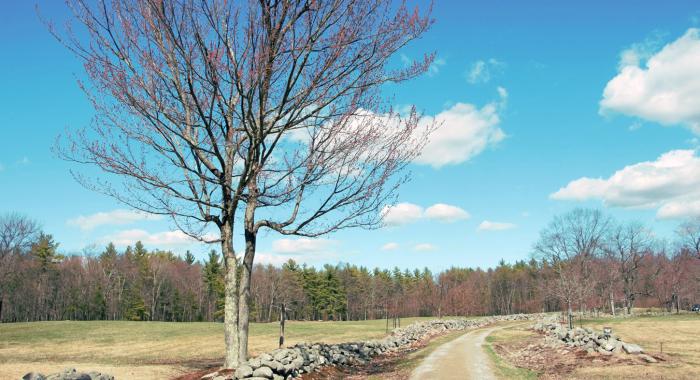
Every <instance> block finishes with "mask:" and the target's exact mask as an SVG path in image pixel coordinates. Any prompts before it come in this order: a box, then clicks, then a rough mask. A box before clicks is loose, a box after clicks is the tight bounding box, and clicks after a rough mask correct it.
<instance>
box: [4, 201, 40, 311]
mask: <svg viewBox="0 0 700 380" xmlns="http://www.w3.org/2000/svg"><path fill="white" fill-rule="evenodd" d="M39 232H40V228H39V224H38V223H37V222H35V221H34V220H32V219H29V218H28V217H26V216H23V215H20V214H16V213H9V214H5V215H0V322H2V305H3V301H4V300H5V293H6V292H7V290H8V288H9V286H10V281H11V277H12V276H13V275H14V271H15V261H16V259H17V255H18V254H19V253H21V252H23V251H26V250H28V249H29V248H30V247H31V245H32V244H33V243H34V241H35V240H36V239H37V237H38V235H39Z"/></svg>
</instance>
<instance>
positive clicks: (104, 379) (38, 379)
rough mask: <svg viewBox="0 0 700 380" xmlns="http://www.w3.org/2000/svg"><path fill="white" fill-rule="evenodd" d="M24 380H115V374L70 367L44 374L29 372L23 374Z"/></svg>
mask: <svg viewBox="0 0 700 380" xmlns="http://www.w3.org/2000/svg"><path fill="white" fill-rule="evenodd" d="M22 380H114V376H112V375H107V374H105V373H100V372H97V371H91V372H78V370H76V369H75V368H68V369H65V370H63V372H58V373H54V374H51V375H47V376H44V375H42V374H40V373H38V372H29V373H28V374H26V375H24V376H22Z"/></svg>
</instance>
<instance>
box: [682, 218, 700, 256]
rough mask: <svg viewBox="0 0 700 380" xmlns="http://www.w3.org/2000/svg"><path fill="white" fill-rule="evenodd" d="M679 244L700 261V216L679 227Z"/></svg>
mask: <svg viewBox="0 0 700 380" xmlns="http://www.w3.org/2000/svg"><path fill="white" fill-rule="evenodd" d="M677 234H678V238H679V243H680V244H681V245H682V246H683V247H685V248H686V249H689V250H690V251H691V252H693V253H694V254H695V256H697V258H698V259H700V216H697V217H695V218H691V219H689V220H687V221H685V222H683V223H682V224H681V225H680V226H679V227H678V231H677Z"/></svg>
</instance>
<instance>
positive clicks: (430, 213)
mask: <svg viewBox="0 0 700 380" xmlns="http://www.w3.org/2000/svg"><path fill="white" fill-rule="evenodd" d="M381 215H382V217H383V222H384V225H385V226H400V225H404V224H410V223H415V222H417V221H419V220H421V219H432V220H438V221H441V222H445V223H452V222H456V221H459V220H464V219H469V217H470V215H469V213H468V212H467V211H465V210H464V209H462V208H460V207H457V206H453V205H448V204H445V203H436V204H434V205H432V206H430V207H428V208H427V209H425V210H423V207H421V206H418V205H416V204H413V203H407V202H404V203H398V204H396V205H394V206H384V208H383V209H382V211H381Z"/></svg>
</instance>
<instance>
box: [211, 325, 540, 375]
mask: <svg viewBox="0 0 700 380" xmlns="http://www.w3.org/2000/svg"><path fill="white" fill-rule="evenodd" d="M536 317H537V316H535V315H525V314H517V315H506V316H495V317H488V318H483V319H446V320H442V319H439V320H431V321H426V322H419V323H414V324H411V325H409V326H407V327H404V328H399V329H395V330H394V331H393V332H392V334H391V335H389V336H387V337H386V338H384V339H380V340H372V341H367V342H351V343H340V344H325V343H313V344H310V343H301V344H297V345H295V346H293V347H290V348H283V349H277V350H274V351H272V352H269V353H265V354H262V355H259V356H258V357H256V358H253V359H250V360H248V361H247V362H246V363H243V364H241V365H240V366H239V367H238V368H237V369H236V371H235V372H234V373H233V374H223V373H219V372H214V373H210V374H208V375H206V376H204V377H202V380H231V379H252V380H264V379H273V380H283V379H292V378H295V377H297V376H299V375H301V374H302V373H308V372H311V371H314V370H316V369H318V368H320V367H323V366H327V365H356V364H364V363H367V362H368V361H369V360H370V359H371V358H373V357H375V356H377V355H381V354H384V353H388V352H392V351H397V350H399V349H401V348H405V347H408V346H410V345H412V344H414V343H416V342H419V341H422V340H423V339H426V338H428V337H431V336H434V335H438V334H441V333H444V332H447V331H458V330H465V329H471V328H478V327H482V326H486V325H488V324H491V323H494V322H498V321H516V320H532V319H534V318H536Z"/></svg>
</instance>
